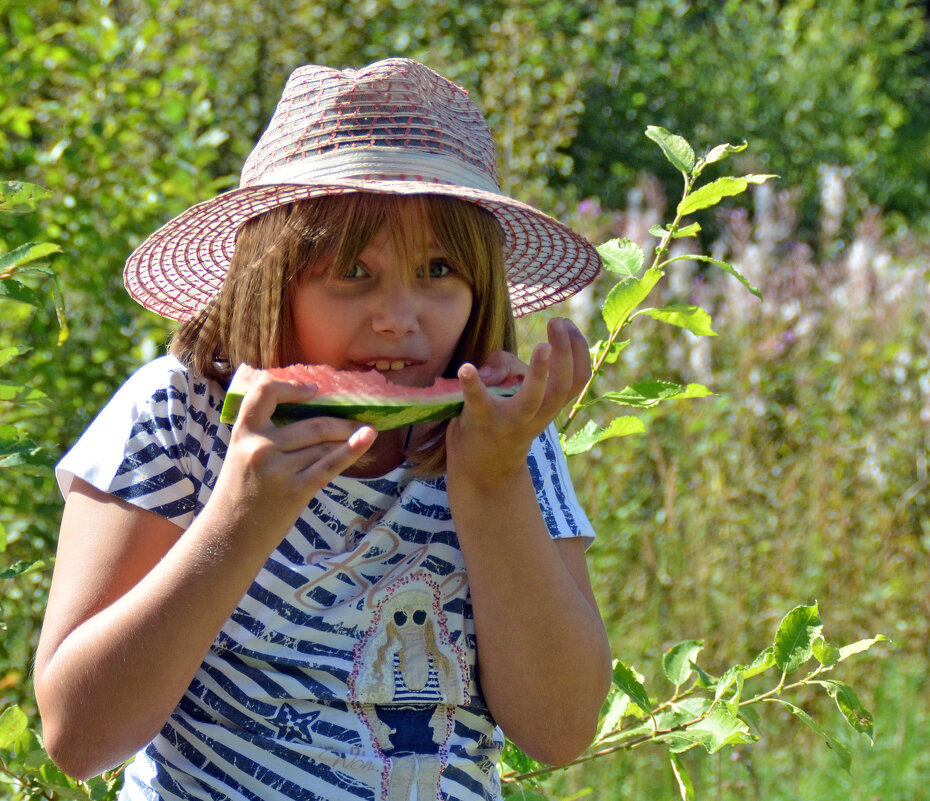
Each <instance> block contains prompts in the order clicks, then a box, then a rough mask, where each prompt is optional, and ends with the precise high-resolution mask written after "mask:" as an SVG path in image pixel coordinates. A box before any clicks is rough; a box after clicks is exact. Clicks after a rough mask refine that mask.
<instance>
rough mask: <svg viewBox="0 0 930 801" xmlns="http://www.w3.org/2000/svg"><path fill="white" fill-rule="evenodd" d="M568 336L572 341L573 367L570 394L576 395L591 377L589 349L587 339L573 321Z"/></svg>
mask: <svg viewBox="0 0 930 801" xmlns="http://www.w3.org/2000/svg"><path fill="white" fill-rule="evenodd" d="M569 338H570V340H571V343H572V364H573V367H574V371H573V379H572V396H573V397H574V396H576V395H578V393H579V392H581V390H582V389H584V387H585V385H586V384H587V383H588V380H589V379H590V378H591V351H590V349H589V347H588V340H587V339H585V336H584V334H582V333H581V331H579V330H578V328H577V327H576V326H575V324H574V323H572V324H571V327H570V329H569Z"/></svg>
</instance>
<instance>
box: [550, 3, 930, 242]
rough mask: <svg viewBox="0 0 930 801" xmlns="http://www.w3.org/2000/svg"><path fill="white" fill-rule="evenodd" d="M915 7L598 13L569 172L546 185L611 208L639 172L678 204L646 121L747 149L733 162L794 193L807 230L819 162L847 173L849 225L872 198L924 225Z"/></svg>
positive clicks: (921, 25)
mask: <svg viewBox="0 0 930 801" xmlns="http://www.w3.org/2000/svg"><path fill="white" fill-rule="evenodd" d="M923 11H924V10H923V8H922V5H921V4H917V3H913V2H910V1H909V0H836V2H831V3H829V4H824V3H816V2H814V0H787V1H783V2H776V1H775V0H756V2H749V3H747V2H736V0H727V2H723V3H721V2H718V0H690V1H688V2H686V1H685V0H637V1H636V2H627V3H609V4H603V6H602V7H601V8H600V9H599V10H598V12H597V14H596V17H592V23H593V22H594V20H595V19H596V25H595V24H592V35H591V37H590V38H589V40H588V41H589V44H590V49H589V53H590V58H591V60H592V61H593V62H594V63H595V65H596V66H595V68H594V70H593V73H594V77H593V78H592V79H591V80H590V81H588V82H587V83H586V85H585V87H584V93H583V98H582V100H581V102H583V104H584V114H583V116H582V119H581V122H580V125H579V131H578V135H577V137H575V138H574V139H573V140H572V143H571V145H570V146H569V147H568V149H567V150H566V151H565V152H566V153H567V154H568V155H569V156H570V157H571V168H570V169H569V170H568V171H567V175H564V176H563V175H562V173H561V167H560V169H559V170H553V171H552V172H551V175H552V179H553V183H555V184H565V183H569V182H570V183H571V184H572V185H573V186H575V187H576V188H577V189H578V190H579V191H581V192H582V193H583V194H585V195H591V196H597V197H599V198H600V199H601V201H602V203H603V205H605V206H607V207H610V208H617V207H620V206H622V205H623V203H624V199H625V193H626V192H627V191H628V189H629V188H630V187H631V186H632V185H633V183H634V182H635V180H636V177H637V175H638V174H640V173H643V172H646V173H651V174H659V175H662V176H666V177H668V178H669V179H670V183H669V190H670V191H669V197H670V198H676V197H677V196H678V193H679V192H680V187H679V186H678V183H679V182H678V178H677V175H675V176H673V175H672V174H671V173H670V172H669V170H668V166H667V165H666V164H665V163H664V162H663V160H662V157H661V154H660V153H658V152H656V153H650V152H648V151H644V150H643V148H642V146H641V136H642V131H643V130H644V129H645V127H646V126H647V125H649V124H656V125H662V126H664V127H666V128H668V129H670V130H677V131H681V132H682V133H683V134H685V135H686V136H689V137H693V141H695V142H696V143H699V144H700V145H701V147H704V146H707V145H709V144H713V143H716V142H719V141H731V142H739V141H742V140H744V139H747V140H749V141H751V142H752V145H753V146H752V148H751V150H750V151H748V152H747V155H745V156H744V157H743V158H742V159H740V161H741V162H742V165H743V166H744V167H745V168H746V170H747V171H750V170H755V171H761V172H774V173H778V174H779V175H780V176H781V177H782V182H783V184H786V185H789V186H798V187H801V188H802V189H803V195H804V207H803V215H804V219H805V221H806V223H807V226H808V228H809V229H813V226H814V221H815V219H816V214H817V203H818V185H817V182H818V168H819V167H820V165H838V166H841V167H847V168H850V173H851V176H852V179H853V180H852V185H851V187H850V198H851V200H852V201H853V203H852V204H851V205H850V207H849V210H848V211H849V215H850V216H849V219H850V220H851V219H855V218H856V217H857V215H858V214H859V213H861V211H862V209H863V207H864V206H865V205H867V204H869V203H875V204H878V205H880V206H882V207H884V208H885V209H887V210H889V211H896V212H899V213H900V214H902V215H904V216H905V217H906V218H907V219H910V220H911V221H920V220H922V221H923V222H926V220H927V215H928V212H930V191H928V184H927V181H925V180H924V179H923V178H922V177H915V176H923V175H926V174H928V167H930V141H928V120H930V102H928V101H930V84H928V82H927V81H926V77H927V70H928V64H930V59H928V50H927V38H926V37H927V24H926V20H925V18H924V13H923ZM750 159H752V161H750ZM568 175H570V176H571V177H570V178H569V177H567V176H568ZM848 221H849V220H848Z"/></svg>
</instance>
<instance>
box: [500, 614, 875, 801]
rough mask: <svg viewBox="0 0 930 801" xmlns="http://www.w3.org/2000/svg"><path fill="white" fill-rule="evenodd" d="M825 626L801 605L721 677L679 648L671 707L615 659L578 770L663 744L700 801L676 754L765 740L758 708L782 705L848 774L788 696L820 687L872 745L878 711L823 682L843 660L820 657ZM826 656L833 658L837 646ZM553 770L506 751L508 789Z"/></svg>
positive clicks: (696, 649) (840, 749) (689, 645)
mask: <svg viewBox="0 0 930 801" xmlns="http://www.w3.org/2000/svg"><path fill="white" fill-rule="evenodd" d="M822 628H823V625H822V623H821V621H820V618H819V617H818V612H817V604H816V603H815V604H812V605H808V606H798V607H796V608H795V609H793V610H792V611H791V612H789V613H788V614H787V615H786V616H785V617H784V618H783V619H782V621H781V623H780V624H779V626H778V629H777V631H776V632H775V637H774V640H773V643H772V645H770V646H768V647H767V648H765V649H763V650H762V651H761V652H760V653H759V654H758V655H757V656H756V658H755V659H754V660H753V661H752V662H751V663H750V664H749V665H739V664H737V665H733V666H732V667H730V668H728V669H727V670H726V671H724V672H723V673H722V674H721V675H720V676H719V677H715V676H712V675H710V673H708V672H707V671H706V670H704V669H702V668H701V667H699V665H698V663H697V656H698V654H699V653H700V652H701V651H702V650H703V641H701V640H686V641H684V642H681V643H678V644H677V645H674V646H672V647H671V648H670V649H669V650H667V651H666V652H665V654H664V656H663V658H662V668H663V673H664V678H665V679H666V680H667V681H668V682H669V683H671V684H672V685H673V687H674V689H673V692H672V694H671V696H670V697H669V698H667V699H666V700H664V701H657V700H654V698H653V697H652V696H651V695H650V693H649V692H648V691H647V689H646V685H645V682H644V679H643V677H642V676H640V675H639V674H638V673H637V672H636V671H635V670H633V669H631V668H629V667H627V666H626V665H624V664H623V663H622V662H620V661H619V660H617V661H615V663H614V681H613V686H612V687H611V691H610V693H609V694H608V696H607V700H606V701H605V703H604V707H603V709H602V711H601V719H600V724H599V727H598V735H597V738H596V739H595V741H594V743H593V744H592V746H591V748H590V749H589V751H588V753H586V754H585V755H583V756H581V757H580V758H579V759H578V760H576V763H574V764H580V763H583V762H588V761H590V760H593V759H599V758H602V757H604V756H607V755H608V754H614V753H616V752H618V751H621V750H629V749H634V748H639V747H641V746H643V745H646V744H650V743H651V744H656V743H661V744H664V745H665V746H667V747H668V750H669V752H670V757H671V760H672V762H671V764H672V766H673V769H674V773H675V777H676V781H677V782H678V785H679V791H680V793H681V797H682V799H685V801H687V799H688V798H693V797H694V783H693V782H692V780H691V778H690V776H689V774H688V772H687V770H686V768H685V766H684V763H682V762H681V761H680V760H679V759H677V758H676V755H677V754H681V753H683V752H685V751H689V750H690V749H692V748H702V749H703V750H704V751H705V752H706V753H707V754H716V753H717V752H718V751H720V750H721V749H723V748H727V747H732V746H738V745H744V744H747V743H752V742H755V741H757V740H759V739H760V737H761V736H762V735H761V732H762V719H761V717H760V716H759V715H758V714H757V712H756V710H755V707H758V706H761V705H762V704H765V703H775V704H780V705H782V706H783V707H785V708H786V709H788V710H789V711H790V712H791V713H792V714H794V715H796V716H797V717H798V718H799V719H800V720H801V721H802V722H804V723H805V724H806V725H807V726H808V727H810V728H811V729H812V730H813V731H814V732H815V733H816V734H817V735H818V736H819V737H820V738H821V739H822V740H823V742H824V743H825V745H826V746H827V747H828V748H829V749H831V750H832V751H833V752H834V753H835V754H836V756H837V758H838V760H839V763H840V765H841V766H842V767H843V769H844V770H846V771H849V770H850V768H851V765H852V757H851V755H850V753H849V750H848V749H847V748H846V747H845V746H844V745H843V744H842V743H841V742H840V741H839V740H838V739H837V738H836V737H835V736H834V735H832V734H831V733H830V732H829V731H827V729H826V728H824V727H823V726H821V725H820V724H819V723H818V722H817V721H815V720H814V718H813V717H812V715H810V714H809V713H808V712H806V711H805V710H804V709H801V708H800V707H798V706H797V705H795V704H793V703H791V702H789V701H787V700H785V698H783V697H782V696H783V695H784V694H785V693H787V692H790V691H793V692H795V693H798V694H802V693H804V691H805V690H807V689H809V688H812V687H820V688H822V689H823V690H825V691H826V694H827V695H828V696H829V697H831V698H833V699H834V700H835V701H836V705H837V707H838V708H839V710H840V712H841V713H842V715H843V719H844V720H845V721H846V722H847V723H848V724H849V726H850V727H851V728H852V729H854V730H855V731H857V732H859V733H861V734H864V735H866V736H867V737H868V738H869V740H870V741H871V740H872V716H871V713H869V712H868V710H866V709H865V707H864V706H863V705H862V702H861V701H860V700H859V698H858V697H857V696H856V694H855V692H853V690H852V688H851V687H849V685H847V684H845V683H844V682H842V681H838V680H835V679H823V678H821V677H822V676H823V675H824V674H825V673H827V672H828V671H831V670H833V669H834V668H835V667H836V666H837V665H838V664H839V662H840V661H841V660H839V659H836V658H833V659H830V660H828V661H827V662H822V661H820V658H819V657H817V658H816V659H815V650H814V649H813V647H812V646H813V643H814V642H815V640H816V638H818V637H820V632H821V630H822ZM886 639H887V638H885V637H882V636H878V637H874V638H871V639H869V640H862V641H859V642H857V643H854V644H853V645H852V646H849V648H850V649H852V650H850V651H849V653H852V651H853V650H855V651H856V652H857V653H861V652H862V650H867V649H868V648H870V647H872V646H873V645H875V644H876V643H877V642H881V641H885V640H886ZM820 645H821V649H820V653H823V652H824V650H825V645H826V644H825V643H824V642H823V640H822V638H820ZM826 650H827V651H831V653H832V650H831V649H830V648H826ZM840 650H842V649H836V651H837V652H839V651H840ZM805 665H809V667H808V670H807V672H806V674H805V675H803V676H801V677H797V678H795V679H793V680H792V681H791V682H790V683H787V682H786V676H787V675H789V674H795V673H797V671H798V670H800V669H801V668H802V667H804V666H805ZM773 669H776V670H777V671H780V676H777V678H776V681H775V684H774V686H772V687H770V689H767V690H758V691H756V692H755V693H754V694H751V693H750V692H749V683H750V682H751V683H752V684H755V685H758V683H759V677H761V676H765V674H766V673H769V672H770V671H772V670H773ZM554 770H555V769H548V768H546V767H545V766H544V765H540V764H536V763H532V761H531V760H528V759H527V757H526V756H525V755H524V754H521V753H520V752H518V751H516V750H515V749H513V748H512V747H511V748H510V749H509V750H508V751H507V752H506V753H505V758H504V764H503V768H502V778H503V780H504V782H505V783H508V784H513V783H518V782H525V781H529V780H534V781H537V782H538V781H539V779H540V777H542V776H544V775H546V774H547V773H549V772H552V771H554Z"/></svg>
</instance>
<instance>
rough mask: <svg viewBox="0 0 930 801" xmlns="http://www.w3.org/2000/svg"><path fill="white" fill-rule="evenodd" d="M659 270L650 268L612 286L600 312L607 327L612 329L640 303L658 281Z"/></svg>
mask: <svg viewBox="0 0 930 801" xmlns="http://www.w3.org/2000/svg"><path fill="white" fill-rule="evenodd" d="M662 275H663V273H662V271H661V270H656V269H650V270H646V272H644V273H643V275H642V277H641V278H624V279H623V280H622V281H620V282H618V283H617V284H615V285H614V286H613V288H612V289H611V290H610V292H608V293H607V297H606V298H605V300H604V307H603V308H602V309H601V314H602V316H603V317H604V322H605V323H607V328H608V330H610V331H614V330H616V329H617V328H619V327H620V325H622V324H623V323H625V322H626V320H627V318H628V317H629V316H630V314H631V313H632V312H633V310H634V309H635V308H636V307H637V306H639V304H640V303H642V302H643V301H644V300H645V299H646V297H647V296H648V295H649V293H650V292H651V291H652V288H653V287H654V286H655V285H656V284H657V283H658V282H659V279H660V278H661V277H662Z"/></svg>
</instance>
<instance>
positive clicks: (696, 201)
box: [676, 175, 778, 217]
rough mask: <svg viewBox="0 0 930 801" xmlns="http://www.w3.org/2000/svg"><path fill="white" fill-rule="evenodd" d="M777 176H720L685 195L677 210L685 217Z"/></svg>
mask: <svg viewBox="0 0 930 801" xmlns="http://www.w3.org/2000/svg"><path fill="white" fill-rule="evenodd" d="M777 177H778V176H777V175H743V176H741V177H739V178H735V177H732V176H727V177H725V178H718V179H717V180H716V181H711V182H710V183H709V184H704V186H702V187H699V188H698V189H695V190H694V191H693V192H691V193H689V194H688V196H687V197H683V198H682V199H681V201H680V202H679V203H678V208H677V209H676V212H677V214H678V215H679V216H680V217H684V216H685V215H686V214H692V213H694V212H695V211H700V210H701V209H706V208H710V207H711V206H716V205H717V204H718V203H719V202H720V201H721V200H723V198H725V197H732V196H733V195H740V194H742V193H743V192H745V191H746V188H747V187H748V186H749V184H763V183H765V182H766V181H767V180H768V179H769V178H777Z"/></svg>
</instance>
